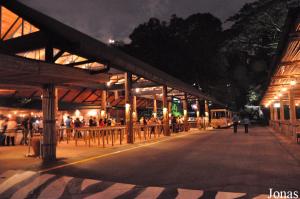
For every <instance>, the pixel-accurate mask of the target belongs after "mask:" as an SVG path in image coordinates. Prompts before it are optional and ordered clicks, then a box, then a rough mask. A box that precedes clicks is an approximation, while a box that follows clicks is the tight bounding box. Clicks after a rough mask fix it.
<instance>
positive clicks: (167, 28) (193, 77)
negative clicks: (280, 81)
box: [119, 0, 287, 109]
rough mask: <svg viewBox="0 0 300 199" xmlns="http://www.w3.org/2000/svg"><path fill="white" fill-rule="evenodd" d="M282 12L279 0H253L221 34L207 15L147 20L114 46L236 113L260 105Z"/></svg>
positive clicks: (218, 25)
mask: <svg viewBox="0 0 300 199" xmlns="http://www.w3.org/2000/svg"><path fill="white" fill-rule="evenodd" d="M286 13H287V9H286V2H285V1H284V0H258V1H256V2H254V3H250V4H246V5H245V6H244V7H243V8H242V9H241V10H240V11H239V12H238V13H237V14H235V15H234V16H232V17H230V18H229V19H228V20H227V21H226V23H229V24H230V25H232V26H231V28H229V29H227V30H225V31H223V30H222V25H223V24H222V22H221V21H220V20H219V19H218V18H216V17H214V16H213V15H211V14H194V15H191V16H189V17H187V18H186V19H183V18H180V17H177V16H176V15H173V16H172V17H171V19H170V20H169V21H168V22H165V21H160V20H159V19H156V18H151V19H150V20H149V21H148V22H147V23H144V24H141V25H139V26H138V27H137V28H136V29H135V30H134V31H133V33H132V34H131V35H130V39H131V43H130V44H127V45H121V46H119V47H120V48H122V49H123V50H124V51H126V52H127V53H129V54H131V55H133V56H135V57H137V58H139V59H141V60H143V61H145V62H147V63H149V64H151V65H153V66H155V67H157V68H159V69H161V70H163V71H165V72H167V73H170V74H172V75H174V76H176V77H178V78H180V79H182V80H183V81H185V82H187V83H189V84H193V85H195V86H196V87H197V88H199V89H201V90H202V91H204V92H206V93H208V94H211V95H213V96H215V97H216V98H218V99H219V100H222V101H223V102H225V103H227V104H228V105H230V106H231V107H234V108H238V109H239V108H241V107H243V106H244V105H245V104H247V103H248V104H255V103H257V102H258V101H259V95H260V94H261V92H262V90H263V89H262V88H263V86H264V84H265V83H266V82H267V81H266V80H267V77H268V74H269V73H270V67H269V65H270V62H271V60H272V57H273V55H274V53H275V50H276V47H277V43H278V41H279V38H280V34H281V31H282V26H283V24H284V20H285V16H286ZM226 25H227V26H228V24H226Z"/></svg>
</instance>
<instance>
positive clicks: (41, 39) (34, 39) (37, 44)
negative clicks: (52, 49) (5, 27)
mask: <svg viewBox="0 0 300 199" xmlns="http://www.w3.org/2000/svg"><path fill="white" fill-rule="evenodd" d="M46 43H47V37H46V36H45V35H44V34H43V33H42V32H40V31H39V32H35V33H30V34H28V35H24V36H21V37H16V38H12V39H8V40H5V41H1V42H0V50H1V52H3V53H6V54H7V53H8V54H17V53H22V52H28V51H32V50H37V49H41V48H44V47H45V46H46Z"/></svg>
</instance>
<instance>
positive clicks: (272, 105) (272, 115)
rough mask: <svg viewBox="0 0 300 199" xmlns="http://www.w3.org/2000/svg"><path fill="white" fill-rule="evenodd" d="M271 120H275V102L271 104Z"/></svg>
mask: <svg viewBox="0 0 300 199" xmlns="http://www.w3.org/2000/svg"><path fill="white" fill-rule="evenodd" d="M270 120H271V121H273V120H274V104H273V103H272V104H270Z"/></svg>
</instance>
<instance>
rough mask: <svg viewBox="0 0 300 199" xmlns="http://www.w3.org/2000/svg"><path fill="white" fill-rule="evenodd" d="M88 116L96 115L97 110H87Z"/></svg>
mask: <svg viewBox="0 0 300 199" xmlns="http://www.w3.org/2000/svg"><path fill="white" fill-rule="evenodd" d="M88 116H93V117H95V116H97V111H96V110H90V111H89V112H88Z"/></svg>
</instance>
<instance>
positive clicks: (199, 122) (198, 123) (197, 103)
mask: <svg viewBox="0 0 300 199" xmlns="http://www.w3.org/2000/svg"><path fill="white" fill-rule="evenodd" d="M196 106H197V110H196V122H197V127H200V124H201V120H200V102H199V99H197V101H196Z"/></svg>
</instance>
